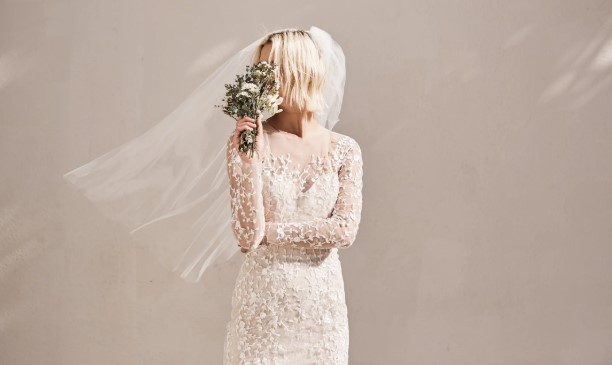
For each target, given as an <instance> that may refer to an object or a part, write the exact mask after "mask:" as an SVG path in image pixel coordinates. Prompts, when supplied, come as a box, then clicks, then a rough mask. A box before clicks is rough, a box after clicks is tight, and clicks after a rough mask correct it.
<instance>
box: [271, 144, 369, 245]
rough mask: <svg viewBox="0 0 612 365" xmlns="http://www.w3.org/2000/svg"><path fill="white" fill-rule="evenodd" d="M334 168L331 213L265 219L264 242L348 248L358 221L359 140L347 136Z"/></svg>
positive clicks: (360, 179)
mask: <svg viewBox="0 0 612 365" xmlns="http://www.w3.org/2000/svg"><path fill="white" fill-rule="evenodd" d="M350 141H351V143H350V144H349V146H348V148H347V151H346V154H345V158H344V159H343V164H342V167H340V170H339V171H338V177H339V180H340V191H339V193H338V199H337V200H336V205H335V206H334V209H333V212H332V215H331V217H329V218H314V219H311V220H308V221H302V222H266V223H265V229H266V237H265V243H266V244H270V245H289V246H292V247H304V248H334V247H337V248H348V247H350V246H351V245H352V244H353V242H354V241H355V237H356V236H357V230H358V229H359V222H360V221H361V206H362V187H363V160H362V157H361V149H360V147H359V144H358V143H357V142H356V141H355V140H354V139H352V138H351V139H350Z"/></svg>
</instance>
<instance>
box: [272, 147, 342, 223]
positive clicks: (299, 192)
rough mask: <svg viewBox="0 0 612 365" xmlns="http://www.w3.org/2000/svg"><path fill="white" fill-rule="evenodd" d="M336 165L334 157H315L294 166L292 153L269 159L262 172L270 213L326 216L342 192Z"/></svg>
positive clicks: (296, 215)
mask: <svg viewBox="0 0 612 365" xmlns="http://www.w3.org/2000/svg"><path fill="white" fill-rule="evenodd" d="M335 162H336V161H335V160H334V159H333V158H332V157H331V156H328V157H321V156H315V155H312V156H311V159H310V161H309V162H307V163H306V164H304V166H301V165H300V164H297V165H295V164H293V163H292V161H291V156H290V155H289V154H285V155H280V156H274V155H268V156H266V158H265V159H264V162H263V170H262V172H263V198H264V205H265V206H266V208H267V209H266V210H267V211H269V212H272V213H276V214H283V215H289V216H295V217H306V216H308V217H312V216H326V215H327V214H328V213H329V212H331V210H332V209H333V207H334V205H335V202H336V199H337V197H338V193H339V191H340V181H339V178H338V168H339V166H338V165H337V163H335Z"/></svg>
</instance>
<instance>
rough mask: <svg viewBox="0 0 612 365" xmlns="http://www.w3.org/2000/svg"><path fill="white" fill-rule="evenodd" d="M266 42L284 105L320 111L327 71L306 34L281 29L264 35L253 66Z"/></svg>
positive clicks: (319, 54) (294, 30)
mask: <svg viewBox="0 0 612 365" xmlns="http://www.w3.org/2000/svg"><path fill="white" fill-rule="evenodd" d="M268 43H271V44H272V50H271V52H270V58H271V59H272V60H273V61H274V63H275V64H276V65H277V70H276V71H277V79H278V80H279V84H280V90H279V93H280V95H281V96H283V104H284V105H287V106H289V107H294V106H297V107H298V108H299V109H300V110H305V111H311V112H318V111H321V110H323V108H324V107H325V98H324V96H323V86H324V84H325V77H326V72H327V70H326V69H325V63H324V62H323V59H322V57H321V52H320V50H319V48H318V47H317V45H316V43H315V42H314V41H313V40H312V38H310V34H308V31H305V30H301V29H283V30H277V31H274V32H272V33H269V34H267V35H266V36H265V37H264V38H263V40H262V42H261V43H260V44H259V47H258V48H257V50H256V51H255V54H254V55H253V64H256V63H257V62H259V58H260V57H261V49H262V48H263V47H264V46H265V45H266V44H268ZM279 60H280V62H278V61H279ZM268 61H269V60H268Z"/></svg>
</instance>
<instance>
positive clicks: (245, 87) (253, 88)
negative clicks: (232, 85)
mask: <svg viewBox="0 0 612 365" xmlns="http://www.w3.org/2000/svg"><path fill="white" fill-rule="evenodd" d="M242 90H246V91H257V90H259V88H258V87H257V85H255V84H253V83H252V82H247V83H245V84H244V85H242Z"/></svg>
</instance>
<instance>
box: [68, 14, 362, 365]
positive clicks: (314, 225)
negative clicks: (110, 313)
mask: <svg viewBox="0 0 612 365" xmlns="http://www.w3.org/2000/svg"><path fill="white" fill-rule="evenodd" d="M261 60H268V61H269V62H274V63H276V64H277V65H278V66H279V67H278V68H277V71H276V72H277V74H276V76H277V77H278V81H279V84H280V90H279V92H280V95H281V96H282V97H283V104H281V105H280V107H281V108H282V109H283V111H282V112H280V113H277V114H274V115H273V116H271V117H270V118H268V119H267V120H265V121H262V118H261V117H258V118H257V120H253V119H250V118H241V119H240V120H237V121H232V125H231V128H233V131H232V132H231V134H230V133H229V129H227V128H225V127H228V124H227V123H225V122H220V121H219V119H221V118H220V116H219V115H218V114H216V112H217V108H215V107H214V106H213V105H214V103H216V102H218V101H220V100H221V98H222V96H223V93H224V90H223V86H224V84H226V83H227V82H230V81H231V80H230V79H231V78H234V77H235V76H236V75H237V74H238V73H239V72H241V71H243V70H244V67H245V66H246V65H248V64H253V63H256V62H259V61H261ZM344 61H345V59H344V53H343V51H342V48H341V47H340V46H339V45H338V44H337V43H336V42H335V41H334V40H333V39H332V38H331V36H330V35H329V34H328V33H327V32H325V31H323V30H322V29H320V28H318V27H315V26H312V27H310V29H309V30H299V29H283V30H278V31H275V32H271V33H269V34H267V35H265V36H264V37H261V38H259V39H257V40H255V41H254V42H252V43H250V44H249V45H248V46H246V47H245V48H243V49H242V50H240V51H239V52H237V53H236V54H235V55H233V56H232V57H230V58H229V59H228V60H226V61H225V62H224V63H223V64H222V65H221V66H220V67H218V68H217V69H216V70H215V71H214V72H213V73H211V74H210V75H209V76H208V78H207V79H206V80H205V81H204V82H202V83H201V84H200V85H199V86H198V88H196V89H195V90H194V91H193V92H192V93H191V94H190V95H189V97H187V98H186V99H185V100H184V101H183V102H182V103H181V104H180V105H179V106H178V107H177V108H176V109H175V110H174V111H172V112H171V113H170V114H168V115H167V116H166V117H165V118H164V119H163V120H162V121H160V122H159V123H157V124H155V125H154V126H153V127H152V128H150V129H148V130H147V131H145V133H143V134H141V135H139V136H137V137H135V138H133V139H131V140H129V141H127V142H126V143H124V144H122V145H119V146H117V147H116V148H114V149H113V150H111V151H108V152H107V153H104V154H103V155H100V156H98V157H97V158H95V159H94V160H92V161H90V162H88V163H86V164H84V165H82V166H80V167H78V168H75V169H73V170H71V171H69V172H67V173H65V174H64V175H63V176H64V178H65V179H66V180H67V181H68V182H70V183H71V184H72V185H73V186H74V187H76V188H78V189H79V191H80V192H82V193H83V195H85V197H87V198H88V199H89V200H90V201H91V202H93V203H94V204H95V205H96V206H97V207H98V208H99V209H100V211H101V212H102V213H104V214H105V215H106V216H107V217H108V218H109V219H111V220H113V221H116V222H118V223H120V224H122V225H123V226H124V227H126V228H128V229H129V232H130V234H131V235H132V236H133V238H135V241H136V242H137V243H141V244H143V245H144V246H146V248H149V249H151V252H152V253H153V254H155V256H156V257H157V259H158V260H159V262H160V263H161V264H163V265H164V266H166V268H168V269H171V270H172V271H173V272H177V273H180V277H181V279H184V280H185V281H187V282H198V281H199V280H200V279H201V278H202V275H203V273H205V272H207V268H209V267H212V266H213V265H214V264H218V263H222V262H226V261H228V260H229V259H230V258H231V257H232V256H233V255H234V254H236V253H239V252H240V250H238V249H237V248H236V243H237V244H238V245H239V246H240V247H241V250H242V252H244V253H245V254H246V255H245V258H244V261H243V262H242V265H241V267H240V270H239V273H238V277H237V279H236V282H235V287H234V290H233V293H232V308H231V315H230V320H229V321H228V323H227V325H226V336H225V344H224V363H225V364H226V365H229V364H291V365H297V364H326V365H327V364H347V363H348V347H349V332H348V329H349V327H348V316H347V306H346V302H345V293H344V281H343V277H342V268H341V265H340V259H339V255H338V251H339V250H340V249H346V248H348V247H350V246H351V245H352V244H353V242H354V241H355V237H356V235H357V230H358V227H359V223H360V220H361V205H362V175H363V170H362V167H363V166H362V165H363V162H362V158H361V149H360V147H359V144H358V143H357V142H356V141H355V139H353V138H351V137H349V136H347V135H343V134H340V133H337V132H333V131H332V128H333V127H334V125H335V124H336V123H337V122H338V115H339V113H340V109H341V105H342V99H343V95H344V81H345V76H346V71H345V62H344ZM250 128H257V131H256V135H257V137H256V141H257V143H256V146H255V147H256V153H255V154H254V155H253V157H247V156H246V155H242V153H239V152H238V149H237V137H238V136H239V133H240V132H242V131H243V130H245V129H250ZM228 134H230V135H229V138H227V139H226V136H227V135H228ZM219 136H221V138H219ZM225 178H227V180H225Z"/></svg>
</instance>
